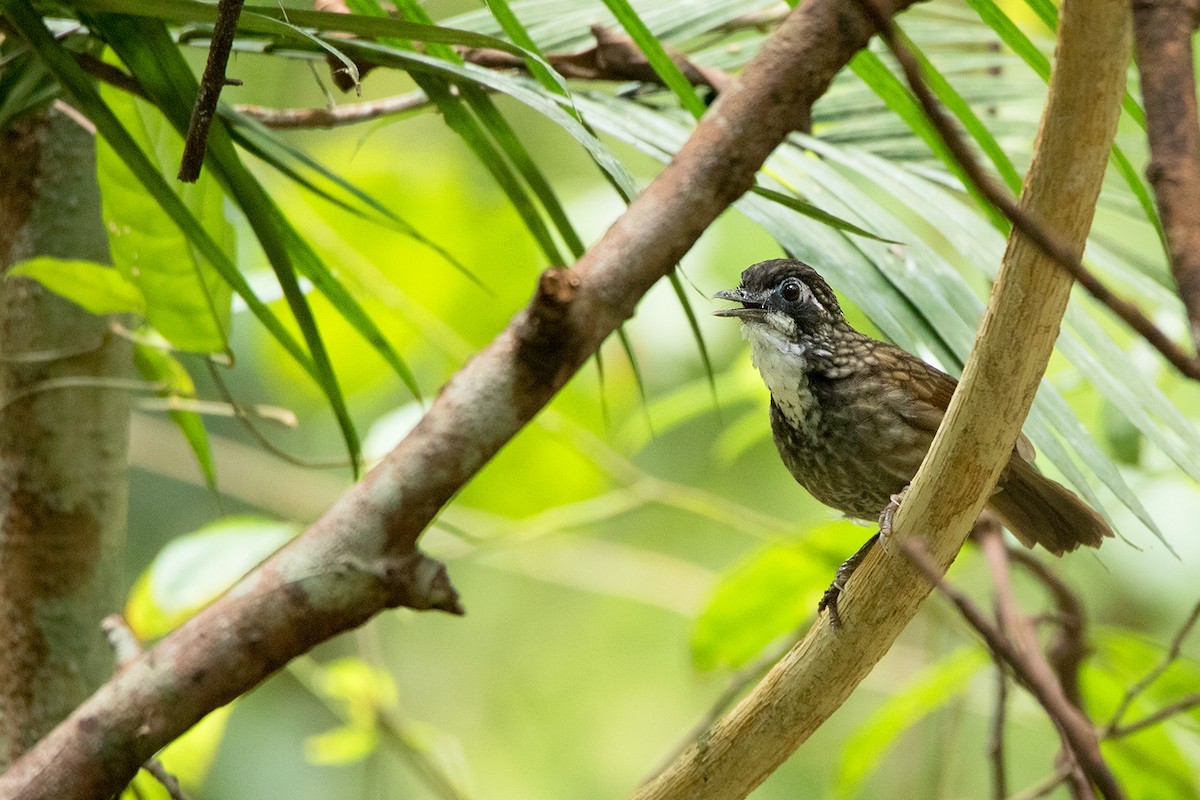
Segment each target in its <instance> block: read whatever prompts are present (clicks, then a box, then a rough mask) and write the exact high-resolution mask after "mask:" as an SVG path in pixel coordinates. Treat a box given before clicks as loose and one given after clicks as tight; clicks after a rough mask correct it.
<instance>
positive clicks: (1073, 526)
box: [988, 454, 1113, 556]
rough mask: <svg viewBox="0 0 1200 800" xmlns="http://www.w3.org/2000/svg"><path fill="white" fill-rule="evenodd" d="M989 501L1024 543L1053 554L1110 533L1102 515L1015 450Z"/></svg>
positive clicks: (1091, 544)
mask: <svg viewBox="0 0 1200 800" xmlns="http://www.w3.org/2000/svg"><path fill="white" fill-rule="evenodd" d="M988 505H989V506H990V507H991V509H992V510H993V511H995V512H996V514H997V516H999V517H1000V521H1001V522H1002V523H1004V527H1006V528H1008V529H1009V530H1010V531H1012V532H1013V535H1014V536H1016V537H1017V538H1018V539H1020V540H1021V543H1022V544H1023V545H1025V546H1026V547H1033V546H1034V545H1035V544H1040V545H1041V546H1042V547H1044V548H1046V549H1047V550H1049V551H1050V552H1051V553H1054V555H1056V556H1061V555H1062V554H1063V553H1069V552H1071V551H1072V550H1074V549H1076V548H1077V547H1079V546H1080V545H1087V546H1088V547H1099V546H1100V544H1101V542H1103V541H1104V539H1105V537H1107V536H1112V535H1113V532H1112V528H1110V527H1109V525H1108V522H1106V521H1105V519H1104V517H1102V516H1100V515H1099V514H1098V513H1096V512H1095V511H1094V510H1092V509H1091V508H1090V507H1089V506H1088V505H1087V504H1086V503H1084V502H1083V501H1082V500H1080V499H1079V497H1077V496H1076V495H1075V493H1074V492H1072V491H1071V490H1070V489H1067V488H1066V487H1065V486H1063V485H1061V484H1058V483H1055V482H1054V481H1052V480H1050V479H1049V478H1047V477H1046V476H1045V475H1043V474H1042V473H1040V472H1038V471H1037V470H1036V469H1035V468H1034V467H1033V465H1032V464H1030V463H1029V462H1028V461H1026V460H1025V459H1023V458H1021V456H1019V455H1016V454H1014V455H1013V458H1012V460H1010V461H1009V463H1008V466H1007V467H1006V468H1005V470H1004V473H1003V474H1002V475H1001V476H1000V485H999V487H998V489H997V491H996V493H995V494H994V495H992V497H991V498H990V499H989V500H988Z"/></svg>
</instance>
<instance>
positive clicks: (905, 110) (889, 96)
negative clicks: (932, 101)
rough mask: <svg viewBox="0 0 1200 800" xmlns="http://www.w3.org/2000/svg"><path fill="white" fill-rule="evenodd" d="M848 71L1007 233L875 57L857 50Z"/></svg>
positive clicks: (1001, 220) (910, 98)
mask: <svg viewBox="0 0 1200 800" xmlns="http://www.w3.org/2000/svg"><path fill="white" fill-rule="evenodd" d="M850 68H851V69H852V70H854V74H856V75H858V76H859V77H860V78H862V80H863V82H864V83H866V84H867V85H868V86H870V87H871V88H872V89H873V90H874V91H875V92H876V93H877V94H878V95H879V97H880V99H882V100H883V101H884V102H885V103H886V104H887V106H888V108H890V109H891V110H892V111H894V112H895V113H896V114H897V115H898V116H899V117H900V118H901V119H903V120H904V122H905V123H906V124H907V125H908V126H909V127H910V128H911V129H912V131H913V133H915V134H916V135H917V136H918V137H920V139H921V141H923V142H925V145H926V146H927V147H928V148H929V149H930V151H931V152H933V153H934V155H936V156H937V157H938V158H939V159H940V160H941V161H942V163H943V164H944V165H945V167H946V169H948V170H949V171H950V173H951V174H952V175H954V176H955V177H956V178H958V179H959V181H960V182H961V184H962V186H963V187H964V188H965V189H966V191H967V192H968V193H969V194H970V195H971V196H972V197H973V198H975V201H976V203H978V204H979V208H980V210H981V211H983V213H985V214H987V215H988V217H989V218H990V219H991V220H992V224H993V225H995V226H996V227H998V228H1000V229H1001V230H1007V228H1008V220H1007V219H1005V217H1004V215H1003V214H1002V213H1000V211H998V210H997V209H996V208H995V207H994V206H993V205H992V204H991V203H990V202H988V200H987V198H985V197H984V196H983V193H982V192H980V191H979V189H977V188H976V187H975V184H973V183H972V182H971V180H970V179H969V178H968V177H967V173H966V171H965V170H963V168H962V167H961V166H960V165H959V163H958V160H957V159H956V158H955V157H954V155H953V154H952V153H951V152H950V151H949V149H948V148H947V147H946V144H945V143H944V142H943V141H942V137H941V134H940V133H938V131H937V128H935V127H934V125H933V123H932V122H930V121H929V117H927V116H926V115H925V110H924V109H923V108H921V105H920V103H918V102H917V99H916V98H915V97H914V96H913V95H912V93H911V91H910V90H909V88H908V87H907V86H906V85H904V84H903V83H901V82H900V80H899V79H898V78H897V77H896V76H895V75H893V74H892V72H891V70H889V69H888V68H887V66H886V65H884V63H883V61H882V60H881V59H880V58H879V56H877V55H875V54H874V53H872V52H871V51H870V50H861V51H859V53H858V54H857V55H856V56H855V57H854V58H853V59H851V61H850Z"/></svg>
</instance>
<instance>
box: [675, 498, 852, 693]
mask: <svg viewBox="0 0 1200 800" xmlns="http://www.w3.org/2000/svg"><path fill="white" fill-rule="evenodd" d="M864 530H865V529H864V528H862V527H860V526H858V525H855V524H853V523H851V522H831V523H828V524H825V525H821V526H819V527H817V528H814V529H813V530H811V531H809V532H808V533H806V534H805V538H804V539H802V540H799V541H794V542H778V543H776V544H772V545H768V546H767V547H764V548H762V549H760V550H758V551H757V552H755V553H753V554H751V555H750V556H749V557H748V558H746V559H745V560H744V561H742V562H741V563H739V564H737V565H735V566H734V567H733V568H732V569H731V570H730V571H729V572H727V573H726V574H725V576H724V577H723V578H722V579H721V581H720V583H718V584H717V586H716V588H715V589H714V590H713V593H712V595H711V596H710V597H709V600H708V602H707V604H706V605H705V607H704V608H703V609H702V610H701V611H700V614H699V616H697V618H696V622H695V624H694V625H693V627H692V634H691V650H692V661H693V663H694V664H695V665H696V668H697V669H700V670H705V671H707V670H711V669H716V668H718V667H723V668H731V669H736V668H737V667H740V666H742V665H744V664H746V663H748V662H750V661H752V660H753V659H754V658H755V657H756V656H757V655H758V654H759V653H761V652H762V651H763V650H764V649H765V648H766V647H767V646H768V645H770V644H771V642H774V641H775V640H777V639H778V638H779V637H781V636H785V635H787V634H789V633H793V632H794V631H796V630H797V629H798V628H799V627H800V626H801V625H802V624H804V623H805V622H806V621H807V620H809V619H811V618H812V617H813V615H814V614H815V613H816V610H817V601H819V600H820V599H821V595H822V594H824V592H825V590H826V589H827V588H829V582H830V581H831V580H833V573H834V571H835V570H836V568H837V564H838V558H839V557H838V556H837V555H835V553H837V552H838V550H837V548H839V547H841V546H843V545H845V543H847V542H853V541H854V540H855V538H856V537H857V538H861V539H864V540H865V539H866V536H867V535H862V532H863V531H864Z"/></svg>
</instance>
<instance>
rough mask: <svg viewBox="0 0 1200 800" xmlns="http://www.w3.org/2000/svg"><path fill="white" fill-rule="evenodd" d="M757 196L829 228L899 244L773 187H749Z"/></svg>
mask: <svg viewBox="0 0 1200 800" xmlns="http://www.w3.org/2000/svg"><path fill="white" fill-rule="evenodd" d="M751 191H752V192H754V193H755V194H756V195H758V196H759V197H764V198H766V199H767V200H770V201H771V202H774V203H779V205H781V206H786V207H787V208H790V209H791V210H792V211H795V212H796V213H798V214H803V215H804V216H806V217H809V218H810V219H813V220H815V221H817V222H820V223H821V224H823V225H828V226H829V227H831V228H836V229H837V230H839V231H845V232H846V233H852V234H854V235H855V236H865V237H866V238H868V239H874V240H876V241H878V242H887V243H888V244H901V242H894V241H892V240H890V239H884V238H883V237H882V236H876V235H875V234H873V233H871V232H870V231H868V230H864V229H863V228H860V227H858V226H857V225H855V224H854V223H853V222H847V221H846V220H844V219H842V218H841V217H838V216H835V215H833V214H830V213H829V212H828V211H825V210H823V209H821V208H818V207H817V206H815V205H813V204H812V203H809V202H808V201H806V200H801V199H800V198H799V197H793V196H792V195H788V194H784V193H783V192H777V191H775V190H774V189H767V188H766V187H763V186H755V187H754V188H753V189H751Z"/></svg>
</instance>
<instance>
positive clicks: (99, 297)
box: [5, 256, 146, 314]
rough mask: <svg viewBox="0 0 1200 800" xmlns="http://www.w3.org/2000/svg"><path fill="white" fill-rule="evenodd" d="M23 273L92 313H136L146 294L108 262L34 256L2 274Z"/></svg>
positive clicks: (141, 305) (144, 302)
mask: <svg viewBox="0 0 1200 800" xmlns="http://www.w3.org/2000/svg"><path fill="white" fill-rule="evenodd" d="M18 276H21V277H25V278H30V279H32V280H35V281H37V282H38V283H40V284H41V285H42V286H45V287H46V288H47V289H49V290H50V291H52V292H54V293H55V294H57V295H59V296H60V297H65V298H66V299H68V300H70V301H71V302H72V303H75V304H76V305H78V306H80V307H82V308H83V309H84V310H85V311H88V312H90V313H92V314H140V313H141V312H142V311H144V310H145V308H146V298H145V297H143V296H142V293H141V292H140V291H139V290H138V287H137V286H135V285H134V284H132V283H130V282H129V281H127V280H125V278H124V277H122V276H121V273H120V272H118V271H117V270H115V269H113V268H112V267H110V266H106V265H104V264H97V263H96V262H94V261H69V260H65V259H60V258H51V257H50V256H38V257H37V258H31V259H29V260H28V261H22V262H20V263H18V264H14V265H13V266H11V267H9V269H8V271H7V272H6V273H5V277H6V278H15V277H18Z"/></svg>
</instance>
